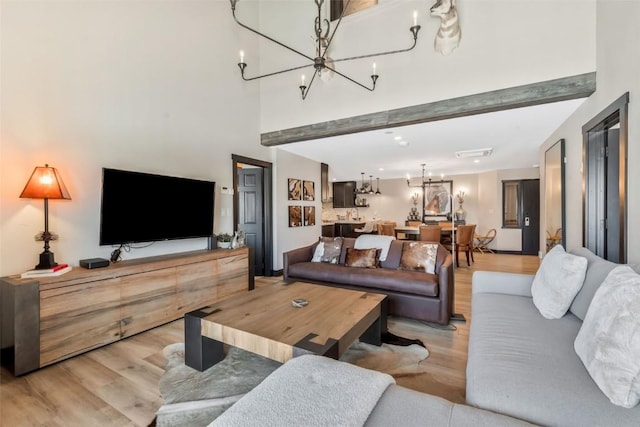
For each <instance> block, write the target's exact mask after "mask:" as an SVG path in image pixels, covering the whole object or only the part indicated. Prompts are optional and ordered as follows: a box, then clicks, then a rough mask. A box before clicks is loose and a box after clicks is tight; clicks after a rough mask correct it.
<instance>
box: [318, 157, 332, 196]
mask: <svg viewBox="0 0 640 427" xmlns="http://www.w3.org/2000/svg"><path fill="white" fill-rule="evenodd" d="M320 195H321V199H322V203H327V202H330V201H331V186H330V185H329V165H328V164H326V163H320Z"/></svg>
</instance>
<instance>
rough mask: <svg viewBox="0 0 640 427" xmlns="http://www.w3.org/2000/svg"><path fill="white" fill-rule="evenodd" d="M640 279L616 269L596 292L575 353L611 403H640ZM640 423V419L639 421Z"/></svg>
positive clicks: (633, 404) (626, 268) (630, 404)
mask: <svg viewBox="0 0 640 427" xmlns="http://www.w3.org/2000/svg"><path fill="white" fill-rule="evenodd" d="M639 313H640V276H639V275H638V274H637V273H635V272H634V271H633V270H632V269H631V268H630V267H628V266H620V267H617V268H614V269H613V270H612V271H611V272H610V273H609V275H608V276H607V277H606V279H605V280H604V282H603V283H602V285H601V286H600V288H598V290H597V292H596V293H595V295H594V297H593V300H592V301H591V305H590V306H589V310H588V311H587V315H586V317H585V319H584V324H583V325H582V327H581V328H580V332H578V336H577V337H576V340H575V344H574V346H575V350H576V353H577V354H578V356H579V357H580V359H581V360H582V363H584V366H585V367H586V368H587V371H588V372H589V375H591V378H593V380H594V381H595V382H596V384H597V385H598V387H600V389H601V390H602V392H603V393H604V394H605V395H606V396H607V397H608V398H609V400H611V403H613V404H615V405H620V406H623V407H625V408H632V407H634V406H636V405H637V404H638V402H640V317H639ZM639 422H640V420H639Z"/></svg>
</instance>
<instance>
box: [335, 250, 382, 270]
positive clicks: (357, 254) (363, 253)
mask: <svg viewBox="0 0 640 427" xmlns="http://www.w3.org/2000/svg"><path fill="white" fill-rule="evenodd" d="M380 252H381V251H380V249H376V248H370V249H354V248H347V259H346V261H345V263H344V265H346V266H347V267H362V268H377V267H378V258H379V257H380Z"/></svg>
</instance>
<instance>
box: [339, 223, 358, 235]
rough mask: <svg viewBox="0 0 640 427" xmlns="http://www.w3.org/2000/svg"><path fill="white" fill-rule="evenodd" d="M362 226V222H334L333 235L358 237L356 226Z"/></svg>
mask: <svg viewBox="0 0 640 427" xmlns="http://www.w3.org/2000/svg"><path fill="white" fill-rule="evenodd" d="M362 227H364V222H336V225H335V237H358V236H359V235H360V233H358V232H356V231H355V229H356V228H362Z"/></svg>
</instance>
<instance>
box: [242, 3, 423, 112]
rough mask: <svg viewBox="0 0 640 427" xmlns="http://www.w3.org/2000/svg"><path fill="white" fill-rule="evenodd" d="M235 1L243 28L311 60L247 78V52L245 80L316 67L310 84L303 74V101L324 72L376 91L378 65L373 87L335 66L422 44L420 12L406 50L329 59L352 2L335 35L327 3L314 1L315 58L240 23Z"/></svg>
mask: <svg viewBox="0 0 640 427" xmlns="http://www.w3.org/2000/svg"><path fill="white" fill-rule="evenodd" d="M229 1H230V2H231V13H232V14H233V19H235V21H236V22H237V23H238V25H240V26H241V27H242V28H245V29H247V30H249V31H251V32H252V33H255V34H257V35H259V36H260V37H264V38H265V39H267V40H269V41H271V42H273V43H275V44H277V45H279V46H282V47H283V48H285V49H288V50H290V51H292V52H294V53H296V54H298V55H300V56H302V57H303V58H305V59H306V60H307V61H309V62H310V63H307V64H305V65H300V66H297V67H292V68H287V69H284V70H281V71H274V72H271V73H266V74H262V75H258V76H255V77H247V76H245V69H246V68H247V63H246V62H245V61H244V52H242V51H240V62H239V63H238V67H240V74H241V76H242V79H243V80H244V81H251V80H257V79H261V78H263V77H270V76H275V75H277V74H282V73H286V72H289V71H294V70H300V69H303V68H306V67H311V66H313V68H314V71H313V76H311V80H309V84H308V85H306V83H305V76H304V75H302V77H301V81H300V86H299V87H300V92H301V93H302V99H303V100H304V99H306V97H307V94H308V93H309V89H311V85H313V82H314V81H315V79H316V77H319V75H320V74H322V73H335V74H337V75H339V76H341V77H344V78H345V79H347V80H349V81H350V82H352V83H355V84H356V85H358V86H360V87H362V88H363V89H366V90H368V91H371V92H373V91H374V90H375V88H376V82H377V81H378V74H377V73H376V64H375V63H373V70H372V74H371V82H372V85H371V86H366V85H364V84H362V83H360V82H358V81H356V80H355V79H353V78H351V77H349V76H347V75H345V74H343V73H341V72H340V71H337V70H336V68H335V66H334V63H335V62H341V61H351V60H354V59H363V58H370V57H374V56H383V55H391V54H394V53H402V52H408V51H410V50H412V49H413V48H414V47H415V46H416V44H417V42H418V31H420V25H418V13H417V12H413V26H411V27H410V28H409V31H411V34H412V35H413V44H412V45H411V46H410V47H409V48H406V49H397V50H391V51H387V52H380V53H371V54H366V55H358V56H351V57H348V58H341V59H332V58H330V57H329V56H328V54H327V52H328V50H329V47H330V46H331V42H332V41H333V37H334V36H335V34H336V30H337V29H338V27H339V26H340V23H341V22H342V17H343V16H344V12H345V10H347V8H348V7H349V4H350V3H351V0H348V1H347V2H346V4H345V6H344V8H343V9H342V11H341V13H340V18H338V22H337V23H336V25H335V27H334V28H333V32H331V26H330V22H329V20H328V19H326V18H324V19H323V18H322V5H323V3H324V0H314V2H315V4H316V6H317V8H318V14H317V16H316V18H315V24H314V26H315V28H314V32H315V36H316V43H317V46H316V52H315V57H311V56H309V55H307V54H305V53H302V52H300V51H299V50H297V49H294V48H292V47H290V46H287V45H286V44H284V43H282V42H279V41H278V40H275V39H274V38H272V37H270V36H267V35H266V34H263V33H261V32H260V31H258V30H255V29H253V28H251V27H249V26H248V25H246V24H243V23H242V22H240V21H239V20H238V17H237V16H236V4H237V3H238V0H229ZM330 32H331V35H329V33H330Z"/></svg>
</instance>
